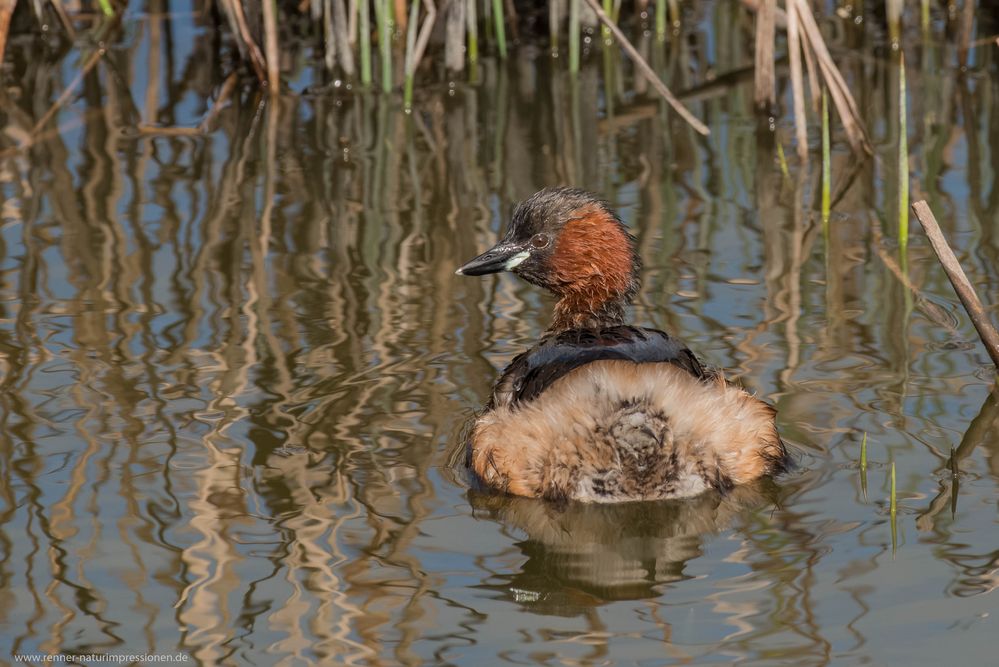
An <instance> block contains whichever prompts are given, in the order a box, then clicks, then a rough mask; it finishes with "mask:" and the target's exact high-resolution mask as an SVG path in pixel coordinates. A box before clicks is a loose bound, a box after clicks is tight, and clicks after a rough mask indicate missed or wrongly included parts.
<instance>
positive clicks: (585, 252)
mask: <svg viewBox="0 0 999 667" xmlns="http://www.w3.org/2000/svg"><path fill="white" fill-rule="evenodd" d="M637 269H638V261H637V258H636V257H635V253H634V249H633V246H632V239H631V237H630V236H629V235H628V233H627V231H625V229H624V226H623V225H622V224H621V222H620V221H619V220H618V219H617V217H616V216H615V215H614V214H613V213H611V212H610V211H609V210H607V209H606V208H604V207H603V206H600V205H597V204H593V205H587V206H584V207H582V208H580V209H577V210H576V211H575V212H574V214H573V217H572V218H571V219H570V220H569V221H568V222H567V223H566V224H565V226H564V227H563V228H562V230H561V232H560V234H559V236H558V238H557V240H556V243H555V248H554V252H553V255H552V258H551V261H550V271H551V275H550V280H549V284H548V285H547V287H548V288H549V289H550V290H551V291H552V292H553V293H554V294H555V295H556V296H557V297H559V300H558V303H556V304H555V317H554V319H553V320H552V323H551V325H550V326H549V327H548V331H549V332H550V333H556V332H560V331H565V330H567V329H579V328H598V327H605V326H614V325H617V324H624V313H625V308H626V306H627V305H628V304H629V303H630V302H631V299H632V297H633V296H634V295H635V292H637V291H638V280H637V278H636V275H637Z"/></svg>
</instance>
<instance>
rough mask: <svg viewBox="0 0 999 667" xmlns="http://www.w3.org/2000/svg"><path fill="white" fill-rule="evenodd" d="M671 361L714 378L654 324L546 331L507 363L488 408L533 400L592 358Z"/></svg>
mask: <svg viewBox="0 0 999 667" xmlns="http://www.w3.org/2000/svg"><path fill="white" fill-rule="evenodd" d="M610 359H615V360H621V361H631V362H634V363H657V362H659V363H662V362H665V363H670V364H673V365H675V366H677V367H678V368H681V369H683V370H685V371H686V372H688V373H690V374H691V375H692V376H694V377H695V378H698V379H709V378H714V377H716V375H715V373H714V372H713V371H712V370H710V369H706V368H705V367H704V365H703V364H701V362H700V361H699V360H698V359H697V357H696V356H694V353H693V352H691V351H690V350H689V349H688V348H687V346H686V345H684V343H683V341H681V340H679V339H678V338H675V337H673V336H670V335H669V334H668V333H666V332H665V331H659V330H658V329H645V328H642V327H635V326H627V325H618V326H610V327H602V328H599V329H569V330H568V331H562V332H559V333H555V334H551V335H549V336H546V337H545V338H543V339H542V340H541V342H539V343H538V344H537V345H535V346H534V347H532V348H531V349H529V350H527V351H526V352H524V353H522V354H520V355H518V356H517V357H516V358H514V360H513V361H512V362H510V365H509V366H507V368H506V370H505V371H504V372H503V375H502V376H501V377H500V379H499V380H498V381H497V382H496V386H495V387H494V389H493V396H492V400H491V401H490V404H489V406H487V407H488V408H489V409H491V408H494V407H500V406H508V405H516V404H518V403H524V402H528V401H533V400H535V399H536V398H537V397H538V396H540V395H541V393H542V392H544V391H545V389H547V388H548V387H550V386H551V385H552V384H553V383H554V382H555V381H556V380H558V379H559V378H561V377H563V376H564V375H566V374H568V373H569V372H571V371H573V370H575V369H577V368H579V367H581V366H584V365H586V364H589V363H593V362H595V361H602V360H610Z"/></svg>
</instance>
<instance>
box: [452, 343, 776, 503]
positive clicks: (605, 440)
mask: <svg viewBox="0 0 999 667" xmlns="http://www.w3.org/2000/svg"><path fill="white" fill-rule="evenodd" d="M782 456H783V447H782V445H781V441H780V438H779V436H778V434H777V430H776V427H775V424H774V410H773V408H771V407H770V406H769V405H767V404H766V403H763V402H762V401H760V400H758V399H756V398H754V397H753V396H751V395H750V394H748V393H747V392H746V391H745V390H743V389H741V388H739V387H736V386H734V385H730V384H728V383H727V382H725V381H724V380H723V379H720V378H719V379H716V380H699V379H697V378H695V377H693V376H692V375H690V374H689V373H687V372H686V371H684V370H682V369H680V368H677V367H676V366H674V365H672V364H669V363H644V364H635V363H632V362H628V361H598V362H594V363H590V364H588V365H586V366H583V367H581V368H578V369H576V370H574V371H573V372H571V373H569V374H567V375H566V376H565V377H563V378H561V379H559V380H558V381H557V382H555V383H554V384H553V385H552V386H551V387H549V388H548V389H547V390H546V391H545V392H544V393H543V394H542V395H541V396H540V397H538V398H537V399H536V400H534V401H532V402H530V403H527V404H526V405H518V406H514V407H513V408H510V407H502V408H497V409H494V410H492V411H490V412H487V413H486V414H484V415H482V416H481V417H479V419H478V421H477V422H476V424H475V428H474V432H473V435H472V443H471V463H472V468H473V469H474V470H475V472H476V473H477V474H478V475H479V476H480V477H481V478H482V479H483V481H485V482H486V483H487V484H488V485H489V486H491V487H494V488H499V489H504V490H506V491H507V492H508V493H512V494H515V495H521V496H531V497H546V498H572V499H577V500H584V501H591V502H620V501H622V500H645V499H653V498H680V497H687V496H693V495H697V494H699V493H701V492H702V491H705V490H706V489H708V488H712V487H715V488H727V487H729V486H731V485H732V484H740V483H743V482H748V481H750V480H753V479H756V478H757V477H760V476H761V475H765V474H768V473H770V472H772V470H771V469H770V467H771V466H772V465H773V464H774V462H775V461H779V460H780V459H781V458H782Z"/></svg>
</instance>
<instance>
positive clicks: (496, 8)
mask: <svg viewBox="0 0 999 667" xmlns="http://www.w3.org/2000/svg"><path fill="white" fill-rule="evenodd" d="M493 20H494V21H495V22H496V45H497V47H499V57H500V58H503V59H504V60H506V21H505V16H504V14H503V0H493Z"/></svg>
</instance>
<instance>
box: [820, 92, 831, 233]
mask: <svg viewBox="0 0 999 667" xmlns="http://www.w3.org/2000/svg"><path fill="white" fill-rule="evenodd" d="M831 176H832V156H831V154H830V145H829V96H828V94H827V93H826V89H825V88H823V89H822V225H823V227H825V226H827V225H828V224H829V206H830V196H831V191H832V184H831V183H830V181H831Z"/></svg>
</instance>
